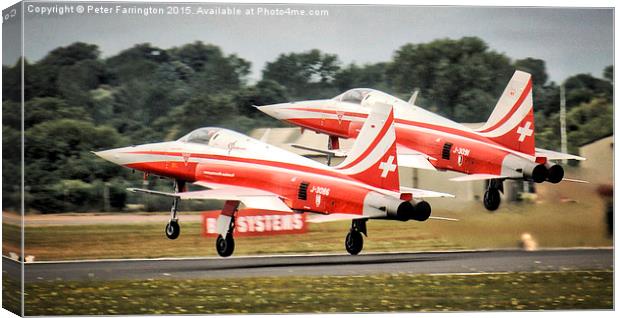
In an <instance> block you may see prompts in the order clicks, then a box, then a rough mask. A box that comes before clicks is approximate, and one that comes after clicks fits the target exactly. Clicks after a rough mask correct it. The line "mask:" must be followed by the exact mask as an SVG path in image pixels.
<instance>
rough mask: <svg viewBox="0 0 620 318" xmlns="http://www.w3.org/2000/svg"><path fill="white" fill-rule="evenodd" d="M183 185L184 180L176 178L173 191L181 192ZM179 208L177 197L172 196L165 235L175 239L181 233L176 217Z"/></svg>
mask: <svg viewBox="0 0 620 318" xmlns="http://www.w3.org/2000/svg"><path fill="white" fill-rule="evenodd" d="M184 187H185V181H179V180H176V181H175V182H174V192H175V193H178V192H182V191H183V188H184ZM178 209H179V198H174V201H172V208H170V221H168V224H166V237H167V238H169V239H171V240H175V239H177V238H178V237H179V235H181V226H180V225H179V219H178V218H177V211H178Z"/></svg>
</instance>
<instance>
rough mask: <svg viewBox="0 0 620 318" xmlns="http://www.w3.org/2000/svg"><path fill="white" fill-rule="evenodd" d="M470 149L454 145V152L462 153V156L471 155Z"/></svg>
mask: <svg viewBox="0 0 620 318" xmlns="http://www.w3.org/2000/svg"><path fill="white" fill-rule="evenodd" d="M469 151H470V150H469V149H467V148H462V147H454V150H453V151H452V152H453V153H455V154H457V155H460V156H465V157H467V156H469Z"/></svg>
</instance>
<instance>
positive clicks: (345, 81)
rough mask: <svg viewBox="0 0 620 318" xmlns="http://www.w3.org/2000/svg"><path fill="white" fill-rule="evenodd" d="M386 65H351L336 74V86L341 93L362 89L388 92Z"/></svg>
mask: <svg viewBox="0 0 620 318" xmlns="http://www.w3.org/2000/svg"><path fill="white" fill-rule="evenodd" d="M386 65H387V64H386V63H376V64H366V65H363V66H357V65H356V64H349V65H348V66H347V67H345V68H342V69H340V70H339V71H338V73H336V75H335V78H334V84H335V85H336V87H337V88H338V90H339V91H340V92H344V91H346V90H348V89H351V88H360V87H367V88H374V89H378V90H382V91H386V90H388V89H389V88H388V85H387V83H386V76H385V69H386Z"/></svg>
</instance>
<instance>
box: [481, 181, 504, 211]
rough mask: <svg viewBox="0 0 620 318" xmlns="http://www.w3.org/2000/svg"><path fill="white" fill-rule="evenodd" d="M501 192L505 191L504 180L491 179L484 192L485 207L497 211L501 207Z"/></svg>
mask: <svg viewBox="0 0 620 318" xmlns="http://www.w3.org/2000/svg"><path fill="white" fill-rule="evenodd" d="M500 192H504V184H503V180H498V179H491V180H489V187H488V188H487V191H486V192H485V193H484V207H485V208H486V209H487V210H489V211H495V210H497V208H499V204H500V203H501V201H502V199H501V197H500V196H499V193H500Z"/></svg>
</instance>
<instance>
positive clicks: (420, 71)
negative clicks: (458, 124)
mask: <svg viewBox="0 0 620 318" xmlns="http://www.w3.org/2000/svg"><path fill="white" fill-rule="evenodd" d="M386 72H387V79H388V81H389V83H390V85H392V86H393V87H394V89H395V91H396V93H399V94H403V95H408V94H410V93H411V91H412V90H413V89H414V88H420V89H421V91H422V93H423V95H424V96H425V99H426V100H427V102H428V103H429V105H428V106H427V107H428V108H430V109H435V110H436V111H437V112H439V113H440V114H442V115H445V116H448V117H451V118H452V119H454V120H457V121H461V120H463V119H464V118H460V117H458V116H466V117H467V119H470V120H473V121H483V120H486V119H487V117H488V115H489V114H490V113H491V110H492V108H493V106H494V105H495V103H490V104H485V105H481V104H478V103H479V102H481V101H482V102H484V101H491V100H497V98H498V97H499V95H500V94H501V92H502V91H503V89H504V85H505V83H507V82H508V80H509V79H510V76H511V75H512V73H513V72H514V67H513V66H511V64H510V60H509V59H508V57H506V56H505V55H503V54H500V53H497V52H494V51H491V50H489V48H488V46H487V44H486V43H485V42H484V41H482V40H481V39H479V38H476V37H464V38H461V39H459V40H452V39H441V40H435V41H432V42H430V43H422V44H406V45H404V46H402V47H401V48H400V49H398V50H397V51H396V53H395V54H394V57H393V59H392V61H391V62H390V63H389V64H388V67H387V71H386ZM474 90H475V91H476V94H480V95H482V96H478V97H476V98H473V94H472V93H470V92H469V91H474ZM457 105H460V106H458V110H459V111H458V114H457V112H456V107H457ZM465 110H467V111H465ZM476 114H477V115H476ZM457 115H458V116H457Z"/></svg>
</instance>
